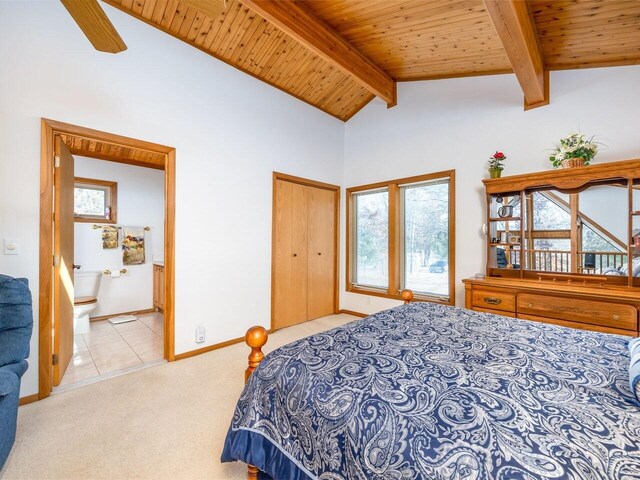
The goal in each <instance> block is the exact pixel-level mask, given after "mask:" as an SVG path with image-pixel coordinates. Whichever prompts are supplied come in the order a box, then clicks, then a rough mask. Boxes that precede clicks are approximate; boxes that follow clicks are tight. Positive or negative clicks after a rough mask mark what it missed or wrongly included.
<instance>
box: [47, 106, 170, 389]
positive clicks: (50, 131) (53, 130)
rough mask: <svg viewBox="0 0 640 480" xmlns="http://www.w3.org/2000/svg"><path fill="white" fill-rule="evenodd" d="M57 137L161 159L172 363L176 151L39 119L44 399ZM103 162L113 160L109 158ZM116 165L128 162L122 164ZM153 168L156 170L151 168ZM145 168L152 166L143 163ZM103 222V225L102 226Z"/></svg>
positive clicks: (49, 379) (50, 328)
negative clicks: (78, 138)
mask: <svg viewBox="0 0 640 480" xmlns="http://www.w3.org/2000/svg"><path fill="white" fill-rule="evenodd" d="M56 135H72V136H77V137H80V138H83V139H86V140H95V141H99V142H106V143H112V144H115V145H119V146H122V147H126V148H129V149H138V150H142V151H145V152H150V153H155V154H161V155H165V166H164V168H163V169H164V170H165V288H166V290H165V292H166V298H165V312H164V314H165V318H164V328H165V335H164V337H165V352H164V353H165V358H166V359H167V360H169V361H172V360H174V357H175V355H174V348H175V347H174V323H175V321H174V303H173V302H174V299H173V295H174V290H175V288H174V268H175V266H174V261H175V257H174V248H175V149H174V148H173V147H167V146H164V145H159V144H155V143H151V142H146V141H143V140H137V139H134V138H129V137H124V136H121V135H115V134H111V133H106V132H101V131H98V130H93V129H90V128H85V127H80V126H77V125H71V124H68V123H63V122H58V121H56V120H50V119H46V118H42V119H41V140H40V142H41V146H40V246H39V272H38V278H39V292H38V302H39V308H38V331H39V340H38V398H40V399H42V398H46V397H48V396H49V395H50V394H51V390H52V387H53V376H52V365H51V360H52V335H53V319H52V305H53V262H52V255H53V215H52V212H53V168H54V165H53V158H54V138H55V136H56ZM107 161H117V160H114V159H108V160H107ZM120 163H128V162H127V161H124V160H123V161H122V162H120ZM154 165H155V166H154ZM148 166H149V168H157V163H154V162H151V161H150V162H148ZM103 223H104V222H103Z"/></svg>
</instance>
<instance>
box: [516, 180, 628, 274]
mask: <svg viewBox="0 0 640 480" xmlns="http://www.w3.org/2000/svg"><path fill="white" fill-rule="evenodd" d="M525 202H526V208H525V220H524V222H525V250H524V257H525V258H524V260H525V268H527V269H529V270H536V271H542V272H554V273H555V272H559V273H571V274H576V273H577V274H592V275H615V276H623V275H626V274H625V273H624V272H623V270H624V267H625V265H628V256H627V242H626V239H627V238H628V233H627V230H628V219H627V211H628V207H627V205H628V203H627V202H628V190H627V188H626V185H595V186H591V187H589V188H587V189H585V190H583V191H581V192H580V193H570V194H569V193H562V192H559V191H555V190H545V191H532V192H527V193H526V195H525Z"/></svg>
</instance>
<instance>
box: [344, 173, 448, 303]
mask: <svg viewBox="0 0 640 480" xmlns="http://www.w3.org/2000/svg"><path fill="white" fill-rule="evenodd" d="M455 178H456V171H455V170H444V171H441V172H435V173H429V174H425V175H417V176H413V177H405V178H398V179H395V180H389V181H385V182H377V183H371V184H367V185H360V186H356V187H349V188H347V189H346V257H347V258H346V283H345V285H346V291H347V292H349V293H358V294H362V295H373V296H377V297H384V298H392V299H396V300H401V299H402V297H401V293H402V289H401V286H402V282H403V279H402V278H401V274H402V271H403V265H402V262H403V258H402V249H403V246H402V245H403V239H402V238H401V233H402V231H403V229H404V226H403V225H402V221H403V218H404V217H403V214H402V212H401V210H400V205H401V198H400V195H401V189H400V187H401V186H403V185H407V184H411V183H420V182H429V181H432V180H440V179H448V180H449V203H448V207H449V219H448V222H449V225H448V227H449V228H448V230H449V231H448V233H449V262H448V263H449V265H448V269H447V275H448V277H449V299H448V300H445V299H444V297H442V296H438V295H425V294H422V293H418V292H414V294H415V297H414V298H415V299H416V300H421V301H428V302H433V303H440V304H444V305H455V298H456V295H455V270H456V268H455V265H456V264H455V244H456V236H455V232H456V227H455V225H456V216H455V210H456V209H455V199H456V189H455ZM383 188H386V189H387V190H388V195H389V220H388V222H389V223H388V231H389V241H388V249H389V252H388V261H389V266H388V272H389V279H388V280H389V287H388V288H387V289H384V288H375V287H365V286H362V285H358V284H356V283H355V281H354V275H355V273H356V268H355V262H356V254H355V251H356V245H355V244H354V241H355V239H356V238H357V235H356V231H355V229H356V225H357V222H356V221H355V218H356V215H355V213H356V212H355V207H356V202H355V197H356V196H355V195H354V194H357V193H362V192H366V191H369V190H379V189H383Z"/></svg>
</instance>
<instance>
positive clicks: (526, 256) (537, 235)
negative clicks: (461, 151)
mask: <svg viewBox="0 0 640 480" xmlns="http://www.w3.org/2000/svg"><path fill="white" fill-rule="evenodd" d="M619 164H622V165H625V166H627V167H630V169H631V171H629V172H625V171H624V169H622V170H620V171H619V172H616V173H613V172H612V169H606V168H602V167H603V166H600V167H582V168H578V169H573V170H574V172H573V173H575V174H576V176H572V175H571V173H572V172H569V171H567V170H559V171H557V178H553V177H552V176H550V172H542V174H531V175H529V176H524V175H519V176H517V177H511V178H509V177H506V178H502V179H498V180H487V181H485V185H486V186H487V245H488V248H487V274H488V275H490V276H500V277H511V278H532V279H538V280H541V281H543V280H555V281H558V280H563V279H564V280H566V279H574V281H575V279H576V278H577V279H578V280H580V278H582V279H583V280H582V281H584V282H586V281H589V282H595V283H597V284H600V285H603V286H604V285H607V286H623V285H626V286H640V179H638V178H635V177H636V176H637V175H638V171H637V170H638V169H640V163H639V162H637V161H630V162H619ZM600 172H601V173H602V176H600V175H599V173H600ZM538 177H540V178H539V182H537V179H538ZM603 177H604V178H603ZM537 183H538V184H537ZM501 187H502V188H501ZM513 187H518V189H517V190H515V189H513Z"/></svg>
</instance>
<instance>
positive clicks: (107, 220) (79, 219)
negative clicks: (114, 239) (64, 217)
mask: <svg viewBox="0 0 640 480" xmlns="http://www.w3.org/2000/svg"><path fill="white" fill-rule="evenodd" d="M73 221H74V222H76V223H109V224H115V223H118V222H116V220H115V219H113V218H104V217H93V218H92V217H73Z"/></svg>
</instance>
